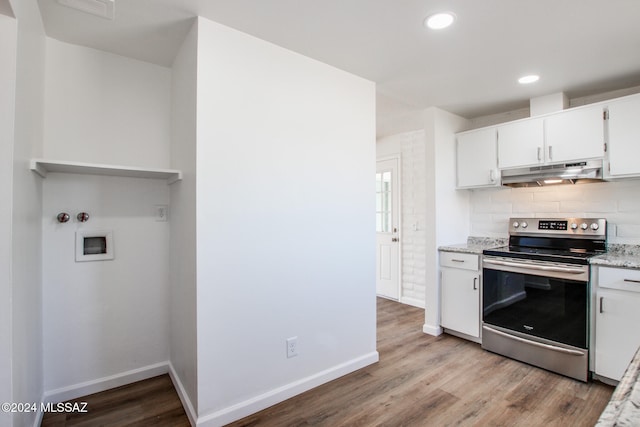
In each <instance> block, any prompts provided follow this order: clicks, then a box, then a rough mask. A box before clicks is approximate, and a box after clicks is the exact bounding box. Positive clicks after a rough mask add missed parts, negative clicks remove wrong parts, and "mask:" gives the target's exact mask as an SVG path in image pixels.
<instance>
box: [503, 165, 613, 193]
mask: <svg viewBox="0 0 640 427" xmlns="http://www.w3.org/2000/svg"><path fill="white" fill-rule="evenodd" d="M597 181H602V160H589V161H585V162H573V163H562V164H557V165H548V166H533V167H529V168H521V169H510V170H503V171H502V185H506V186H509V187H538V186H543V185H553V184H575V183H577V182H597Z"/></svg>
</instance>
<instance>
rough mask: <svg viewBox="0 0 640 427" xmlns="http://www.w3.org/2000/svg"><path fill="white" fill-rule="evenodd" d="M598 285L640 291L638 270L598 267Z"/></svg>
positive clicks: (639, 271) (639, 272)
mask: <svg viewBox="0 0 640 427" xmlns="http://www.w3.org/2000/svg"><path fill="white" fill-rule="evenodd" d="M598 287H600V288H608V289H619V290H622V291H631V292H640V270H630V269H628V268H610V267H598Z"/></svg>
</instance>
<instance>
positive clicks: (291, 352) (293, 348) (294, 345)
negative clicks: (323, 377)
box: [287, 337, 298, 358]
mask: <svg viewBox="0 0 640 427" xmlns="http://www.w3.org/2000/svg"><path fill="white" fill-rule="evenodd" d="M297 355H298V337H291V338H287V358H290V357H295V356H297Z"/></svg>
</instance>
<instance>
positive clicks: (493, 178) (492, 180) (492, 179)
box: [489, 169, 496, 183]
mask: <svg viewBox="0 0 640 427" xmlns="http://www.w3.org/2000/svg"><path fill="white" fill-rule="evenodd" d="M489 182H491V183H494V182H496V178H495V177H494V176H493V169H491V170H490V171H489Z"/></svg>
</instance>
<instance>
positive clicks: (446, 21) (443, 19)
mask: <svg viewBox="0 0 640 427" xmlns="http://www.w3.org/2000/svg"><path fill="white" fill-rule="evenodd" d="M455 19H456V17H455V15H454V14H453V13H451V12H441V13H435V14H433V15H431V16H427V18H426V19H425V20H424V25H425V26H426V27H429V28H431V29H432V30H441V29H443V28H447V27H448V26H449V25H451V24H453V21H455Z"/></svg>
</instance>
